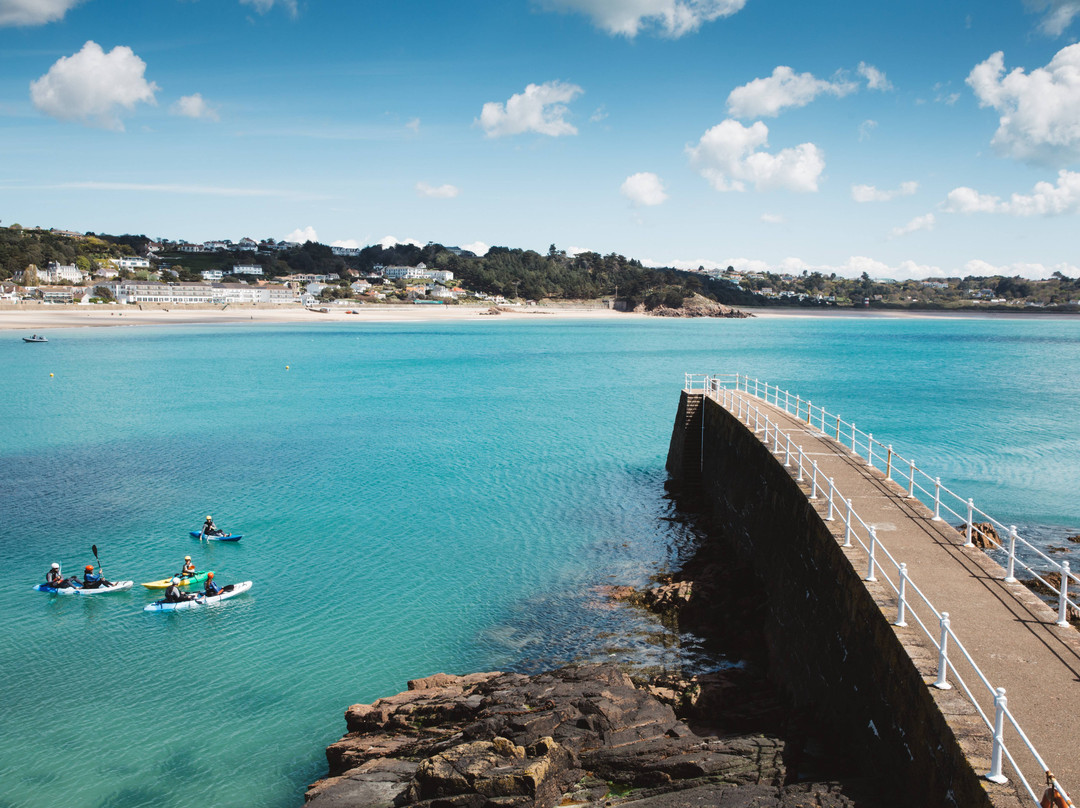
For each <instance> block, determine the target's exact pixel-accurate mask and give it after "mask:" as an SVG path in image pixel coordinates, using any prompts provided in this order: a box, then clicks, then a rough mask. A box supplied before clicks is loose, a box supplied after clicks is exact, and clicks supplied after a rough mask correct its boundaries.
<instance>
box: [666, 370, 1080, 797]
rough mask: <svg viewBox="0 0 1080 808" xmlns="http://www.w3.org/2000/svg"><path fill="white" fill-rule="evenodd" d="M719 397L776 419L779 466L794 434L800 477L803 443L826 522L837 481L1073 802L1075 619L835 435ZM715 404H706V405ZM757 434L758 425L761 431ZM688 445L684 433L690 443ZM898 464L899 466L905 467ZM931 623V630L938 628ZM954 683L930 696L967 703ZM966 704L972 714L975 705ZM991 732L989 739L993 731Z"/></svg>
mask: <svg viewBox="0 0 1080 808" xmlns="http://www.w3.org/2000/svg"><path fill="white" fill-rule="evenodd" d="M722 395H725V394H722ZM726 395H728V396H730V397H732V398H731V402H733V405H732V406H730V407H729V411H731V412H737V411H738V408H739V405H738V402H739V400H742V402H743V407H744V408H749V410H750V412H751V416H750V422H751V425H750V426H749V427H748V429H749V430H750V431H751V432H753V431H754V426H753V414H752V413H753V410H754V408H756V409H757V410H758V411H759V412H760V414H761V424H762V426H763V425H764V418H765V416H766V415H767V416H768V418H769V419H770V421H771V422H772V423H773V424H776V425H778V426H779V429H780V432H781V438H780V451H779V452H773V454H774V457H776V458H777V459H778V462H779V463H781V464H783V462H784V451H785V446H786V440H785V439H784V437H783V435H784V434H787V435H790V436H791V440H792V453H793V459H792V466H791V468H790V470H789V471H790V474H791V476H792V477H793V478H794V477H795V476H796V474H797V452H798V449H797V448H795V447H799V448H801V449H802V451H803V453H804V455H805V458H806V460H805V462H806V463H807V464H809V463H811V462H812V461H816V462H817V464H818V470H819V475H820V476H819V478H818V481H819V485H821V486H823V487H824V490H821V491H819V494H818V498H817V499H816V500H813V501H812V503H811V504H812V505H813V506H814V508H815V509H816V511H817V512H818V514H819V515H820V517H821V518H822V519H823V520H824V519H825V518H826V517H827V516H828V511H829V503H828V498H827V497H828V493H827V491H828V489H827V483H826V480H827V479H828V478H832V480H833V482H834V484H835V486H836V490H837V492H838V494H839V495H840V496H842V497H844V498H846V499H850V500H851V502H852V507H853V510H854V511H855V512H856V513H857V514H858V515H859V516H860V517H862V519H863V521H865V522H866V524H868V525H871V526H873V527H874V528H875V529H876V533H877V536H878V539H879V541H880V542H881V544H882V545H883V546H884V547H886V548H887V549H888V551H889V553H890V554H891V555H892V557H893V558H894V559H895V560H896V561H897V562H898V563H900V562H903V563H906V564H907V568H908V574H909V576H910V580H911V581H912V582H913V583H914V584H915V585H916V586H917V587H918V588H919V589H920V590H921V591H922V592H923V593H924V594H925V595H926V597H927V598H928V599H929V600H930V602H931V603H933V604H934V606H935V607H936V608H937V609H938V611H939V612H948V613H949V618H950V622H951V626H952V629H953V631H954V632H955V634H956V636H957V637H959V639H960V641H961V642H962V643H963V645H964V647H965V648H966V649H967V651H968V653H969V654H970V655H971V656H972V658H973V659H974V660H975V662H976V663H977V664H978V666H979V668H980V669H981V670H982V672H983V673H984V675H985V676H986V677H987V679H988V680H989V682H990V684H991V685H992V686H993V687H995V688H996V687H1004V688H1005V689H1006V694H1007V699H1008V707H1009V709H1010V711H1011V712H1012V714H1013V715H1014V716H1015V717H1016V719H1017V722H1018V723H1019V724H1020V726H1021V727H1022V728H1023V730H1024V732H1025V733H1026V734H1027V736H1028V738H1029V739H1030V740H1031V742H1032V744H1033V745H1034V746H1035V748H1036V749H1038V751H1039V753H1040V754H1041V755H1042V756H1043V758H1044V759H1045V760H1046V762H1047V764H1048V766H1049V767H1050V769H1051V770H1052V771H1053V772H1054V774H1055V775H1056V776H1057V778H1058V780H1059V781H1060V782H1061V784H1062V785H1063V786H1064V787H1065V788H1066V789H1069V790H1070V796H1072V798H1073V800H1074V801H1076V800H1077V798H1078V797H1080V632H1078V631H1077V630H1076V629H1075V628H1073V627H1071V626H1069V627H1062V626H1057V625H1055V621H1056V619H1057V613H1056V611H1055V610H1053V609H1051V608H1050V607H1049V606H1047V605H1046V604H1045V603H1044V602H1043V601H1042V600H1040V599H1039V598H1038V597H1036V596H1035V595H1034V594H1033V593H1032V592H1031V591H1030V590H1029V589H1028V588H1027V587H1025V586H1024V585H1023V584H1020V583H1012V584H1008V583H1005V582H1004V581H1003V580H1002V579H1003V578H1004V577H1005V570H1004V569H1002V567H1001V566H999V565H998V564H997V563H995V562H994V561H993V560H992V559H991V558H990V557H989V556H987V555H986V554H985V553H984V552H983V551H982V550H980V549H978V548H974V547H970V548H969V547H964V546H963V544H964V536H963V535H962V534H961V533H960V532H959V531H957V530H956V529H955V528H954V527H952V526H951V525H950V524H949V523H948V522H947V521H944V520H942V521H934V518H933V513H932V512H931V511H930V510H929V509H928V508H927V507H926V506H924V505H923V504H922V503H921V502H919V501H918V500H917V499H913V498H908V496H907V490H906V488H902V487H901V486H900V485H898V484H897V483H896V482H893V481H891V480H887V479H886V478H885V475H884V474H883V473H882V472H881V471H880V470H878V469H877V468H872V467H869V466H868V465H867V463H866V460H865V459H863V458H860V457H858V456H856V455H854V454H853V453H852V452H851V451H850V450H849V449H847V448H846V447H845V446H843V445H841V444H840V443H839V442H838V441H836V440H835V439H834V438H832V437H829V436H828V435H825V434H823V433H822V432H821V431H819V430H817V429H815V428H813V427H811V426H809V425H808V424H807V423H806V422H805V421H803V420H801V419H797V418H795V417H794V416H792V415H791V414H789V413H787V412H785V411H784V410H783V409H780V408H777V407H774V406H772V405H770V404H766V403H765V402H763V401H762V400H761V399H759V398H756V397H754V396H750V395H748V394H746V393H741V392H731V391H728V392H727V393H726ZM689 397H690V398H699V396H689ZM714 403H715V402H709V403H708V405H707V406H711V405H712V404H714ZM744 413H745V409H744ZM763 437H764V436H763V433H761V432H759V433H758V438H759V439H762V438H763ZM693 442H694V441H692V440H691V439H689V437H688V439H687V441H686V443H687V444H690V443H693ZM766 448H768V449H769V450H770V452H772V450H773V438H772V427H770V437H769V441H768V444H766ZM688 453H689V452H687V454H688ZM898 471H900V472H901V473H903V472H904V471H905V470H904V469H899V470H898ZM804 478H805V482H804V483H801V484H800V487H801V488H802V489H804V492H805V494H806V496H807V499H809V498H810V493H811V481H810V475H809V469H807V473H806V474H805V475H804ZM905 482H906V481H905ZM845 509H846V505H844V504H842V503H841V502H840V501H839V500H837V501H836V510H835V513H834V519H833V520H832V521H830V522H827V524H828V525H829V527H830V529H831V531H832V532H833V533H834V535H835V536H836V538H837V541H838V543H841V544H842V542H843V536H844V522H843V520H844V516H845ZM843 552H844V554H845V555H846V556H847V557H848V559H849V561H850V563H851V565H852V567H853V568H854V569H855V570H861V571H864V572H863V573H862V575H863V576H864V577H865V571H866V570H867V569H868V557H867V553H866V551H865V550H863V549H862V548H861V547H860V546H859V545H858V543H854V546H853V547H851V548H844V549H843ZM878 560H879V561H881V562H885V564H887V565H888V566H887V567H886V568H885V570H884V571H885V572H887V573H888V575H889V577H890V578H891V579H893V581H894V583H895V582H896V580H897V576H896V572H895V569H894V568H892V565H891V563H890V562H888V561H887V559H885V557H884V555H883V554H882V555H879V556H878ZM877 577H878V582H876V583H867V584H866V587H867V589H868V590H869V591H870V592H871V594H872V596H873V597H874V599H875V601H876V602H877V603H878V604H879V606H880V607H881V609H882V612H883V613H884V614H886V615H887V616H888V618H889V620H890V622H891V621H894V620H895V614H896V602H897V598H896V594H895V592H894V590H893V589H892V587H890V586H889V584H888V583H887V582H886V581H885V580H884V576H883V574H882V572H878V574H877ZM916 597H917V596H916V595H914V593H911V592H909V593H908V600H909V601H913V600H914V599H915V598H916ZM921 613H922V614H923V616H924V620H926V616H927V615H929V617H930V618H931V619H932V618H933V615H932V613H930V612H929V611H928V610H926V609H925V607H923V608H922V610H921ZM907 622H908V626H907V627H906V628H899V627H894V631H895V632H896V634H897V636H898V638H899V639H900V640H901V641H902V642H903V643H904V645H905V647H906V648H907V649H908V650H909V654H910V655H911V656H912V657H913V659H914V661H915V663H916V666H917V667H918V669H919V671H920V673H922V674H923V677H924V680H925V682H926V684H927V686H928V687H929V686H931V685H932V683H933V682H934V681H935V679H936V677H937V669H938V660H937V652H936V650H934V647H933V644H932V643H929V642H928V641H927V639H926V636H925V634H924V633H923V631H922V629H921V628H919V627H918V625H917V624H915V622H914V620H913V619H912V618H911V617H910V616H909V617H908V621H907ZM930 628H931V631H932V632H934V633H935V636H936V632H937V629H936V625H931V626H930ZM919 649H921V651H920V650H919ZM949 659H950V663H952V664H955V665H956V667H957V669H958V670H959V672H960V674H961V676H962V677H963V679H964V680H965V681H966V682H968V684H969V686H970V687H971V689H972V691H973V692H974V694H975V696H976V699H977V701H978V703H979V705H980V706H981V708H982V710H983V711H984V712H985V713H986V714H987V715H988V716H989V717H990V719H991V720H993V715H994V704H993V698H992V696H991V695H990V693H989V691H988V690H987V688H986V687H985V686H984V685H983V684H982V683H981V682H980V681H979V680H978V678H977V675H976V674H975V672H974V671H973V670H972V669H971V667H970V666H969V665H968V663H967V662H966V661H965V660H964V659H963V658H962V656H961V654H960V652H959V650H958V649H956V648H951V649H950V653H949ZM949 678H950V681H951V682H952V684H953V685H954V689H953V690H950V691H942V690H935V691H934V699H935V700H936V701H937V702H938V704H939V706H941V708H942V710H943V711H948V710H949V709H950V707H949V703H950V701H953V700H955V699H961V698H962V699H965V700H966V696H964V695H963V691H962V690H961V689H960V687H959V685H958V684H957V682H956V681H955V678H954V677H953V676H952V674H951V673H950V677H949ZM967 711H968V712H969V713H970V708H968V710H967ZM972 718H973V719H974V720H975V721H979V719H978V718H977V716H974V717H971V716H969V717H968V723H969V724H971V723H972ZM951 723H952V722H951V721H950V724H951ZM972 725H973V724H972ZM973 726H974V725H973ZM986 733H987V736H989V731H988V730H986ZM1004 737H1005V740H1006V744H1007V746H1008V748H1009V749H1010V750H1011V751H1012V752H1013V755H1014V757H1015V758H1016V761H1017V763H1018V764H1019V766H1020V768H1021V770H1022V771H1023V772H1024V775H1025V776H1026V777H1027V779H1028V781H1029V782H1030V783H1031V784H1032V787H1033V788H1034V789H1035V790H1036V792H1037V794H1039V795H1041V794H1042V788H1043V786H1044V782H1045V778H1044V774H1043V772H1042V771H1041V770H1039V768H1038V766H1037V765H1036V764H1035V762H1034V759H1033V758H1032V756H1031V755H1030V754H1029V753H1028V751H1027V750H1026V748H1024V747H1023V746H1022V742H1021V741H1020V740H1019V738H1017V735H1016V732H1015V731H1014V730H1013V729H1012V728H1011V727H1010V726H1008V725H1006V729H1005V733H1004ZM979 763H982V761H974V760H973V764H976V765H977V764H979ZM986 763H989V761H986ZM1010 772H1011V767H1010V766H1009V764H1008V762H1006V764H1005V773H1006V775H1009V774H1010Z"/></svg>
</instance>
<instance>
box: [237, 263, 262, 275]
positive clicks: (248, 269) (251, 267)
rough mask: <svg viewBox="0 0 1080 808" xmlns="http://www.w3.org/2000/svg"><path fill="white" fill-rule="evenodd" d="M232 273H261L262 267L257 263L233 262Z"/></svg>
mask: <svg viewBox="0 0 1080 808" xmlns="http://www.w3.org/2000/svg"><path fill="white" fill-rule="evenodd" d="M232 274H233V275H262V274H263V268H262V267H261V266H260V265H259V264H233V268H232Z"/></svg>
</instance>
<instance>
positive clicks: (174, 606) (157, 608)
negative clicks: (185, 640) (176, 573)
mask: <svg viewBox="0 0 1080 808" xmlns="http://www.w3.org/2000/svg"><path fill="white" fill-rule="evenodd" d="M249 589H251V581H242V582H241V583H238V584H229V585H228V586H223V587H222V588H221V594H220V595H214V596H212V597H209V598H208V597H206V595H196V596H195V597H194V598H192V599H191V600H182V601H180V602H179V603H166V602H165V601H164V600H155V601H154V602H153V603H151V604H149V605H147V606H146V607H144V608H143V611H144V612H175V611H178V610H179V609H195V608H197V607H199V606H207V605H209V604H214V603H220V602H221V601H223V600H228V599H229V598H232V597H236V596H237V595H240V594H242V593H244V592H247V591H248V590H249Z"/></svg>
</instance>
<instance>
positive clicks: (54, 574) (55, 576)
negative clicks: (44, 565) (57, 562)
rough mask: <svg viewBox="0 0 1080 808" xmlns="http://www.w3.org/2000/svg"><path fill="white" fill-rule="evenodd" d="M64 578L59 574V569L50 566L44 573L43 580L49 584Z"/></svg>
mask: <svg viewBox="0 0 1080 808" xmlns="http://www.w3.org/2000/svg"><path fill="white" fill-rule="evenodd" d="M63 580H64V576H63V575H61V574H60V570H54V569H53V568H52V567H50V568H49V571H48V572H46V573H45V581H46V582H47V583H50V584H58V583H60V582H61V581H63Z"/></svg>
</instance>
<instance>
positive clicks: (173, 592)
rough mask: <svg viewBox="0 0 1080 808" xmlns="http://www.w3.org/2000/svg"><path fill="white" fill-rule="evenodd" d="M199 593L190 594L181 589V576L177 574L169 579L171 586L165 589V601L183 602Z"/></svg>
mask: <svg viewBox="0 0 1080 808" xmlns="http://www.w3.org/2000/svg"><path fill="white" fill-rule="evenodd" d="M195 597H197V595H188V594H185V593H183V592H181V591H180V576H176V577H175V578H173V579H172V580H171V581H169V586H168V587H166V589H165V602H166V603H183V602H184V601H185V600H192V599H193V598H195Z"/></svg>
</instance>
